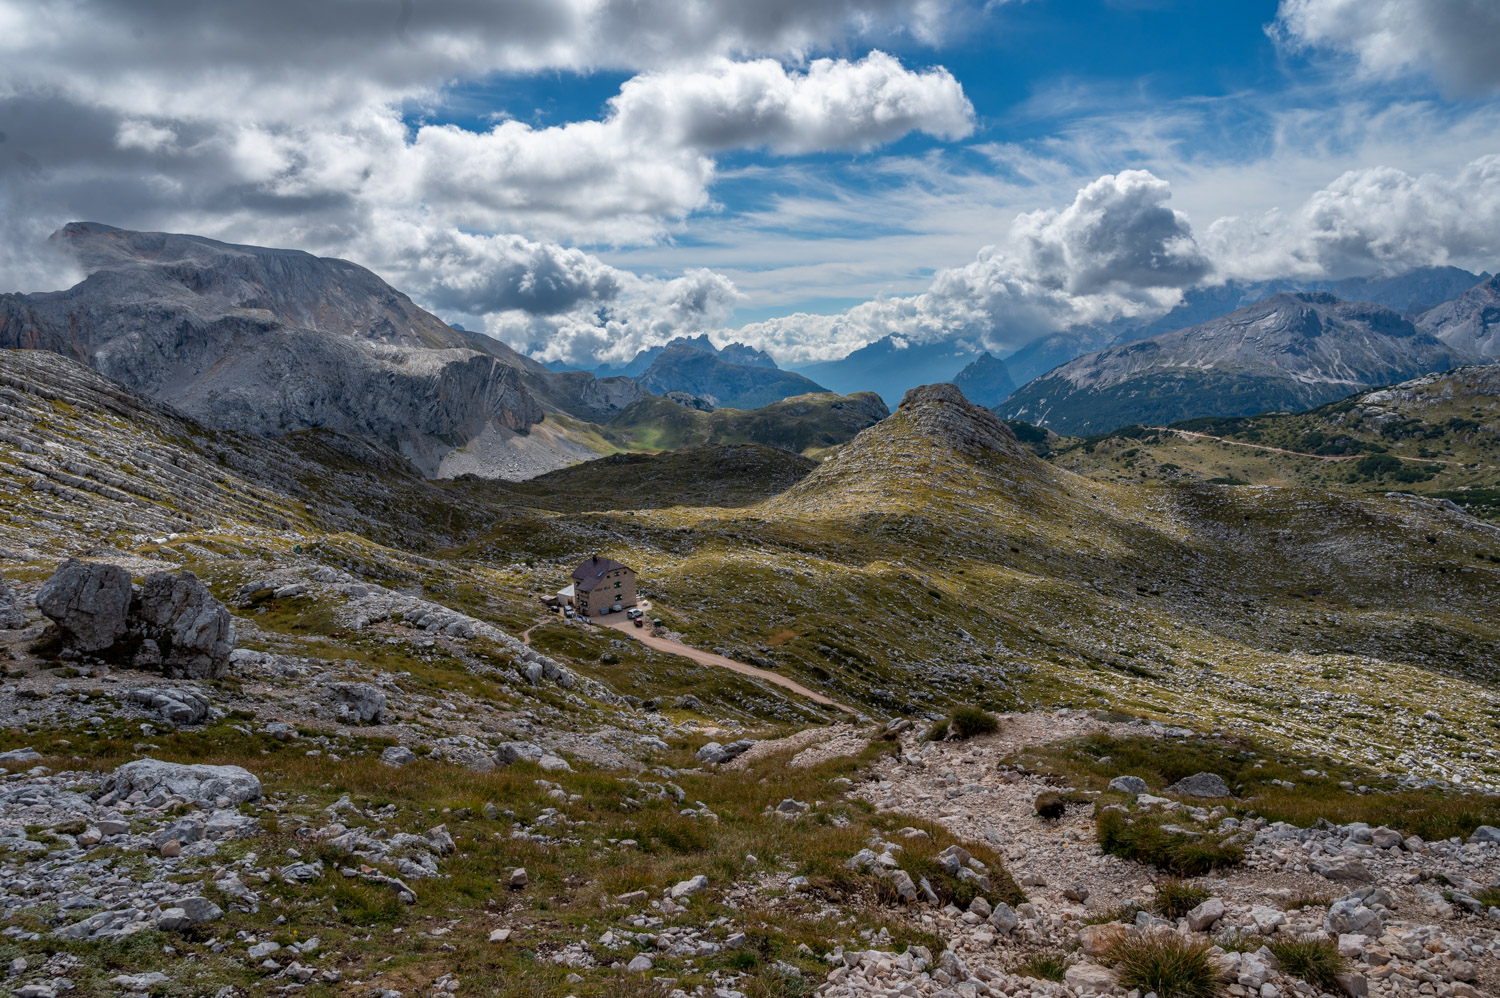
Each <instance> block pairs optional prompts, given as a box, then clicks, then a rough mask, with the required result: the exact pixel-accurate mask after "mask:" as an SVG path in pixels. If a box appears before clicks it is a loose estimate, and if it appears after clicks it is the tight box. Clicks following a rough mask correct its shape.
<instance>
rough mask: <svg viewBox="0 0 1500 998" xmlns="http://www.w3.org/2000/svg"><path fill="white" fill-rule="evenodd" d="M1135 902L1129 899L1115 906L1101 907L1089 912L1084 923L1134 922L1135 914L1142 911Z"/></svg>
mask: <svg viewBox="0 0 1500 998" xmlns="http://www.w3.org/2000/svg"><path fill="white" fill-rule="evenodd" d="M1140 910H1141V909H1140V908H1138V907H1137V906H1136V905H1135V903H1134V902H1132V901H1127V902H1125V903H1124V904H1122V905H1119V906H1117V907H1114V908H1100V909H1097V910H1095V911H1091V912H1089V914H1088V915H1086V916H1085V917H1084V919H1083V924H1084V925H1105V924H1107V923H1109V922H1134V921H1135V916H1136V915H1137V914H1138V913H1139V912H1140Z"/></svg>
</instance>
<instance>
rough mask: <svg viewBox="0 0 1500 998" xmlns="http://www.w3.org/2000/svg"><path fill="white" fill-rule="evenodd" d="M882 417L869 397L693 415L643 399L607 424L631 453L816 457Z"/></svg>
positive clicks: (818, 398)
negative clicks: (710, 451) (757, 447)
mask: <svg viewBox="0 0 1500 998" xmlns="http://www.w3.org/2000/svg"><path fill="white" fill-rule="evenodd" d="M885 414H886V409H885V404H884V403H883V402H881V401H880V399H879V397H878V396H876V395H875V394H874V393H872V392H860V393H859V394H857V395H835V394H833V393H831V392H830V393H821V394H811V395H798V396H795V397H793V398H788V399H782V400H780V401H777V402H772V403H771V404H769V405H766V406H764V407H762V408H759V409H716V410H714V411H713V412H699V411H698V410H696V409H689V408H687V407H685V406H682V405H678V404H677V403H676V402H672V401H669V400H668V399H663V398H644V399H641V400H640V401H638V402H635V403H633V404H631V405H629V406H627V407H626V408H625V409H624V410H623V411H622V412H620V414H619V415H617V416H616V417H615V418H614V419H613V420H611V421H610V423H609V426H608V431H609V432H610V433H611V434H612V435H613V438H614V439H617V440H619V441H620V442H621V443H622V444H624V445H625V446H627V447H629V448H631V449H647V450H676V449H677V448H680V447H690V446H704V445H711V444H746V443H758V444H765V445H766V446H769V447H778V448H781V449H782V450H789V451H792V452H793V453H797V454H805V455H808V456H817V454H819V453H821V452H822V451H824V450H826V449H827V448H829V447H834V446H837V445H839V444H842V443H845V442H847V441H848V440H850V439H851V438H852V437H853V436H854V435H855V434H856V433H858V432H859V431H860V430H862V429H864V428H865V427H867V426H870V425H871V424H873V423H874V422H876V421H877V420H879V419H881V418H883V417H884V416H885Z"/></svg>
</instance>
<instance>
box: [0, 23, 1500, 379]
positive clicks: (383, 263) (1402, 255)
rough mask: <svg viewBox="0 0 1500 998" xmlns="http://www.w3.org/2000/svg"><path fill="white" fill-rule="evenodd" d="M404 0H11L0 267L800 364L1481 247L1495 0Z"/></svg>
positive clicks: (1459, 258) (529, 346) (20, 281)
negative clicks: (105, 272) (205, 276)
mask: <svg viewBox="0 0 1500 998" xmlns="http://www.w3.org/2000/svg"><path fill="white" fill-rule="evenodd" d="M350 8H353V9H350ZM410 10H411V14H410V16H409V17H403V16H402V15H401V14H400V6H399V5H398V4H394V3H391V2H390V0H345V3H344V4H343V5H342V6H339V5H314V6H308V5H306V4H305V3H302V2H300V0H264V2H263V3H261V4H258V5H256V6H255V7H254V8H251V7H248V6H247V7H243V8H241V7H222V6H219V5H202V4H197V3H193V2H192V0H149V2H148V0H114V2H107V0H79V2H78V3H76V4H74V5H72V6H70V7H68V8H57V9H46V10H38V9H37V8H36V7H35V6H34V5H30V4H27V3H25V2H24V0H0V29H3V30H0V67H4V68H0V132H4V133H6V135H7V137H8V141H7V142H6V143H3V144H0V167H4V168H3V169H0V218H3V219H5V227H6V229H7V231H6V232H4V233H3V235H5V236H6V239H5V240H4V243H5V244H7V245H10V246H14V247H21V249H19V250H0V253H6V254H8V255H6V256H0V277H10V278H11V279H10V280H9V281H0V283H6V284H7V285H8V286H7V287H6V288H5V290H10V289H12V287H13V288H14V289H15V290H34V289H35V288H36V287H38V286H41V284H50V285H60V284H62V283H64V282H65V281H66V280H68V279H70V278H72V277H76V276H77V275H76V274H70V273H69V272H68V271H67V268H66V267H65V266H62V265H57V266H53V264H54V263H55V261H48V260H47V259H46V258H45V255H44V254H40V253H37V252H33V251H31V250H30V249H27V247H31V246H34V245H35V244H36V241H37V239H38V237H40V236H43V235H45V233H46V232H48V231H51V230H52V229H54V228H56V227H57V226H59V225H61V224H62V223H63V222H65V221H68V220H70V219H74V218H88V219H92V220H98V221H105V222H110V223H112V224H118V225H124V226H129V227H135V228H148V229H170V230H177V231H192V232H199V233H202V234H206V235H212V236H217V237H220V238H227V239H232V240H237V241H244V242H255V243H261V244H270V245H283V246H297V247H300V248H305V249H308V250H311V251H313V252H317V253H322V254H327V255H338V256H343V257H346V258H349V259H353V260H356V261H357V262H360V263H364V264H366V265H367V266H370V267H372V268H373V269H375V270H376V271H377V272H378V273H380V274H381V275H382V276H384V277H386V278H387V279H388V280H390V281H391V282H392V283H394V284H395V285H397V286H398V287H400V288H402V289H403V290H406V291H408V292H409V293H411V294H412V295H413V297H415V298H416V299H417V300H418V301H419V302H422V303H423V304H425V305H427V306H428V307H430V308H432V309H434V310H435V311H437V312H438V313H439V314H441V315H443V316H444V317H446V318H449V319H450V320H453V321H460V322H462V323H463V324H464V325H465V326H466V327H468V328H472V329H483V330H486V331H488V332H490V333H491V334H492V335H495V336H497V337H499V338H502V339H504V340H506V341H507V342H510V343H511V344H512V345H515V346H517V347H518V348H520V349H523V350H526V351H528V352H531V353H533V354H534V355H537V356H541V357H545V358H547V359H563V360H570V361H576V362H579V363H585V362H589V361H592V360H595V359H608V360H615V361H618V360H622V359H625V358H626V357H627V356H628V355H629V354H631V353H633V352H634V351H635V350H638V349H640V348H642V347H645V346H650V345H653V344H655V343H660V342H663V341H664V340H666V339H669V338H671V337H672V336H674V335H693V334H696V333H701V332H707V333H709V334H710V335H711V336H713V337H714V338H716V339H718V340H721V341H727V340H729V339H733V338H739V339H744V340H746V341H749V342H753V343H755V344H756V345H759V346H762V347H764V348H766V349H768V350H770V351H771V352H772V353H773V355H775V356H777V357H778V359H781V360H783V361H784V362H790V363H795V362H803V361H809V360H816V359H825V358H828V357H833V356H838V355H841V354H842V353H845V352H847V351H848V350H850V349H854V348H856V347H857V346H859V345H861V344H863V343H865V342H869V341H871V340H873V339H877V338H880V337H881V336H885V335H894V336H898V337H901V338H903V339H905V340H913V341H924V340H932V339H943V338H954V337H966V338H968V339H971V340H974V341H976V342H983V343H984V344H985V345H986V346H990V347H992V348H995V349H1002V350H1003V349H1009V348H1013V347H1015V346H1019V345H1020V344H1021V343H1022V342H1024V341H1025V340H1026V339H1028V338H1031V337H1034V336H1036V335H1040V334H1044V333H1047V332H1050V331H1055V330H1057V329H1062V328H1067V327H1068V326H1070V325H1073V324H1076V323H1080V322H1094V321H1107V320H1110V319H1114V318H1118V317H1120V316H1122V315H1123V316H1130V315H1149V314H1154V313H1159V312H1161V311H1163V310H1165V309H1166V308H1169V307H1171V304H1172V303H1173V302H1174V301H1175V300H1176V299H1177V298H1178V297H1180V295H1181V294H1182V293H1183V292H1184V291H1185V290H1186V289H1188V288H1190V287H1191V286H1193V285H1194V284H1201V283H1213V282H1216V281H1222V280H1228V279H1234V278H1263V277H1269V276H1303V277H1311V276H1349V275H1351V274H1355V273H1376V272H1396V271H1400V270H1403V269H1410V268H1412V267H1416V266H1425V265H1431V264H1442V263H1455V264H1458V265H1462V266H1466V267H1469V268H1471V269H1476V270H1477V269H1481V268H1484V267H1488V268H1490V269H1494V266H1495V264H1496V262H1497V258H1500V246H1497V242H1496V240H1497V238H1500V237H1497V236H1496V232H1497V231H1500V160H1497V159H1495V157H1497V156H1500V139H1497V136H1500V113H1497V112H1500V106H1497V101H1496V96H1497V89H1500V68H1497V66H1496V60H1495V59H1494V58H1493V52H1494V51H1495V50H1496V48H1497V47H1500V4H1495V3H1494V2H1493V0H1429V2H1427V3H1422V4H1414V3H1410V2H1409V0H1271V2H1226V3H1205V2H1201V0H1200V2H1187V0H1182V2H1174V0H1112V2H1111V0H1009V2H1005V0H991V2H987V3H984V2H980V0H762V2H760V3H757V4H747V5H724V4H721V3H717V2H714V0H502V2H496V3H493V4H486V3H479V2H474V0H427V2H424V3H419V4H416V5H415V6H412V7H411V8H410ZM119 37H132V38H136V39H137V40H138V42H139V44H137V45H135V46H125V47H122V46H119V45H118V44H116V40H117V39H118V38H119ZM38 282H40V283H38Z"/></svg>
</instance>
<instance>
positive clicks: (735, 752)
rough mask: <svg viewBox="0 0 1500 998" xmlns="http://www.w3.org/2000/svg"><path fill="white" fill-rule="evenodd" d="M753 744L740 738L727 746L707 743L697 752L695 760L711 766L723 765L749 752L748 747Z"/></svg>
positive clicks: (746, 739)
mask: <svg viewBox="0 0 1500 998" xmlns="http://www.w3.org/2000/svg"><path fill="white" fill-rule="evenodd" d="M754 744H755V742H754V741H753V740H752V739H749V738H741V739H740V740H739V741H737V742H730V743H729V744H728V745H720V744H719V743H718V742H709V743H708V744H707V745H705V746H703V747H702V748H700V749H699V750H698V752H697V759H698V761H699V762H706V763H709V764H711V765H716V766H719V765H723V764H724V763H726V762H728V761H729V760H731V759H734V758H737V757H738V756H741V755H743V754H744V753H745V752H747V751H749V749H750V746H752V745H754Z"/></svg>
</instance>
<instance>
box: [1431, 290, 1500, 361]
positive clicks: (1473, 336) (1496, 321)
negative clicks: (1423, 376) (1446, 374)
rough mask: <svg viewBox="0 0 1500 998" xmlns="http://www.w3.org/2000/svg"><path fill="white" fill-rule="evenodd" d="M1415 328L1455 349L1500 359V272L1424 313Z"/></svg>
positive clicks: (1486, 357) (1487, 358) (1487, 357)
mask: <svg viewBox="0 0 1500 998" xmlns="http://www.w3.org/2000/svg"><path fill="white" fill-rule="evenodd" d="M1417 328H1418V329H1421V330H1423V331H1424V332H1428V333H1431V334H1432V335H1433V336H1436V337H1437V338H1438V339H1440V340H1442V341H1443V342H1444V343H1446V344H1448V345H1449V346H1450V347H1453V348H1454V349H1456V350H1463V351H1466V352H1468V353H1471V354H1473V355H1475V356H1477V357H1483V358H1485V359H1486V360H1500V274H1497V275H1495V276H1494V277H1491V278H1490V279H1489V280H1487V281H1481V282H1480V283H1479V284H1476V285H1474V286H1473V287H1472V288H1470V289H1469V290H1468V291H1465V292H1464V293H1463V294H1461V295H1459V296H1458V297H1457V298H1455V299H1454V300H1453V301H1450V302H1444V303H1443V304H1441V305H1439V306H1438V307H1437V308H1434V309H1433V310H1432V311H1430V312H1427V313H1425V314H1423V315H1422V317H1421V318H1419V319H1418V320H1417Z"/></svg>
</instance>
